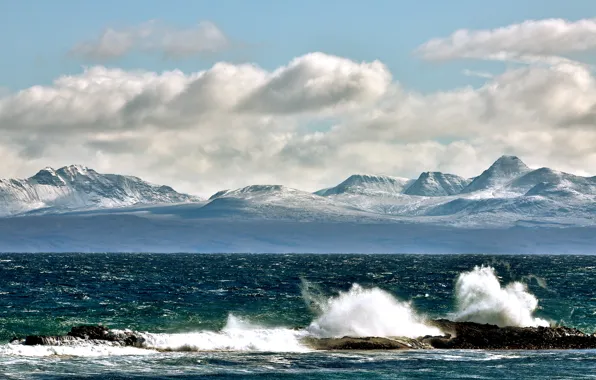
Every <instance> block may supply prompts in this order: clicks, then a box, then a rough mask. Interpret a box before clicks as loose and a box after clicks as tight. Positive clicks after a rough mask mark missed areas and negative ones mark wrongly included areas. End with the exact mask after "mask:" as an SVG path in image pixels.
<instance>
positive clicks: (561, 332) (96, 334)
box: [12, 319, 596, 350]
mask: <svg viewBox="0 0 596 380" xmlns="http://www.w3.org/2000/svg"><path fill="white" fill-rule="evenodd" d="M429 323H430V324H432V325H434V326H436V327H438V328H439V329H440V330H441V331H442V332H443V333H444V334H445V335H442V336H425V337H421V338H417V339H411V338H403V337H343V338H314V337H309V338H305V339H304V341H303V342H304V343H305V344H306V345H308V346H309V347H311V348H312V349H315V350H412V349H433V348H438V349H485V350H552V349H559V350H562V349H595V348H596V333H595V334H592V335H590V334H586V333H583V332H581V331H579V330H577V329H574V328H569V327H563V326H561V327H499V326H496V325H489V324H479V323H474V322H453V321H449V320H446V319H438V320H434V321H430V322H429ZM81 341H85V342H90V343H96V344H110V345H118V346H132V347H144V343H145V339H144V338H143V337H142V336H141V334H139V333H135V332H133V331H129V330H124V331H121V330H110V329H108V328H106V327H104V326H87V325H85V326H76V327H73V328H72V329H71V331H70V332H69V333H68V334H66V335H60V336H43V335H30V336H27V337H26V338H25V339H15V340H13V342H12V343H13V344H15V343H20V344H24V345H59V346H61V345H72V344H77V343H80V342H81Z"/></svg>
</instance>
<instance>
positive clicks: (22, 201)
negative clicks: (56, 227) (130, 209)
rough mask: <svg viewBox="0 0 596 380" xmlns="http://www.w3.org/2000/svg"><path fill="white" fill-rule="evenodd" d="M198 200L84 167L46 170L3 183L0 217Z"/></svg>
mask: <svg viewBox="0 0 596 380" xmlns="http://www.w3.org/2000/svg"><path fill="white" fill-rule="evenodd" d="M198 200H199V199H198V198H197V197H193V196H190V195H186V194H180V193H178V192H176V191H175V190H174V189H172V188H171V187H169V186H159V185H153V184H150V183H148V182H145V181H143V180H141V179H140V178H137V177H133V176H123V175H116V174H100V173H97V172H96V171H95V170H93V169H89V168H87V167H84V166H80V165H71V166H65V167H62V168H60V169H57V170H55V169H53V168H45V169H42V170H40V171H39V172H38V173H37V174H35V175H34V176H32V177H30V178H27V179H7V180H0V216H1V215H4V216H6V215H15V214H22V213H25V212H31V211H36V210H37V211H41V210H43V211H45V212H63V211H68V210H81V209H95V208H116V207H123V206H130V205H135V204H163V203H182V202H193V201H198Z"/></svg>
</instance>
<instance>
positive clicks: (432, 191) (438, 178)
mask: <svg viewBox="0 0 596 380" xmlns="http://www.w3.org/2000/svg"><path fill="white" fill-rule="evenodd" d="M470 182H471V180H469V179H465V178H463V177H460V176H457V175H454V174H444V173H441V172H424V173H422V174H420V177H418V179H417V180H416V181H415V182H414V183H413V184H412V185H410V186H409V187H408V188H407V189H406V191H404V194H407V195H419V196H425V197H440V196H445V195H454V194H459V193H460V192H461V191H462V189H463V188H464V187H466V186H467V185H468V184H469V183H470Z"/></svg>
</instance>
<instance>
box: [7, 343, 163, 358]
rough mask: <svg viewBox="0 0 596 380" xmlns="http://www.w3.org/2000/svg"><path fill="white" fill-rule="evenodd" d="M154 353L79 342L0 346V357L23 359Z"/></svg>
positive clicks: (133, 348) (131, 348)
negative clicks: (23, 357)
mask: <svg viewBox="0 0 596 380" xmlns="http://www.w3.org/2000/svg"><path fill="white" fill-rule="evenodd" d="M155 353H156V351H153V350H146V349H142V348H135V347H122V346H115V345H109V344H93V343H89V342H81V343H77V344H73V345H64V346H41V345H39V346H25V345H22V344H4V345H0V357H2V356H25V357H44V356H80V357H100V356H123V355H152V354H155Z"/></svg>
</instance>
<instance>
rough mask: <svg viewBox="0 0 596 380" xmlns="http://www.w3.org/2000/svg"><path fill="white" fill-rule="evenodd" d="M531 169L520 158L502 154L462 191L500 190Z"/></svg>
mask: <svg viewBox="0 0 596 380" xmlns="http://www.w3.org/2000/svg"><path fill="white" fill-rule="evenodd" d="M529 171H531V169H530V168H529V167H527V166H526V164H524V163H523V162H522V160H520V159H519V158H517V157H515V156H502V157H501V158H499V159H498V160H497V161H495V163H494V164H492V165H491V166H490V168H488V169H486V170H485V171H484V172H482V174H480V175H479V176H478V177H476V178H474V180H473V181H472V182H470V184H469V185H468V186H466V187H465V188H464V189H463V190H462V191H461V192H462V193H473V192H475V191H482V190H498V189H500V188H501V187H503V186H505V185H506V184H508V183H509V182H510V181H512V180H513V179H515V178H518V177H519V176H521V175H523V174H526V173H528V172H529Z"/></svg>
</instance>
